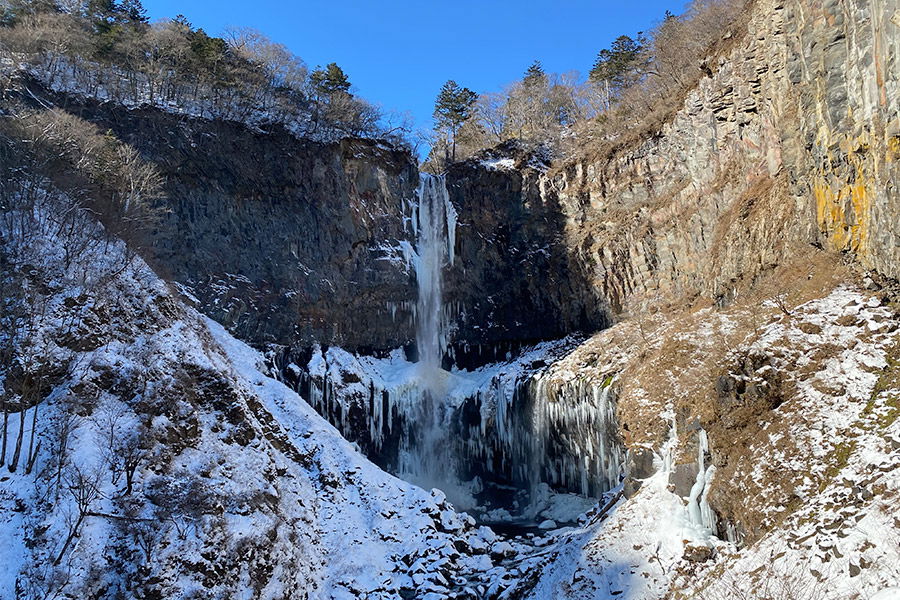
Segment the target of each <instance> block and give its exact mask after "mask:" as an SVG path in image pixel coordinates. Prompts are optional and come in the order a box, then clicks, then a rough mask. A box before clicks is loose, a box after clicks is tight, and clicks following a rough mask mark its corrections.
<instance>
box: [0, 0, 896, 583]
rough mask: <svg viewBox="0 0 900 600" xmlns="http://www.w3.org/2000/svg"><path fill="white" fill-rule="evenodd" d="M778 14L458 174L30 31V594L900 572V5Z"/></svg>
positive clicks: (19, 263)
mask: <svg viewBox="0 0 900 600" xmlns="http://www.w3.org/2000/svg"><path fill="white" fill-rule="evenodd" d="M0 4H2V3H0ZM741 6H742V8H741V10H740V11H738V13H737V16H736V17H735V18H734V20H733V21H731V22H730V23H729V26H728V27H727V29H726V30H725V31H720V32H717V33H716V35H715V38H716V40H715V44H713V45H712V46H711V47H710V48H709V49H708V52H707V53H706V54H705V55H704V57H703V59H702V61H701V62H700V64H699V65H695V66H694V67H692V69H694V70H696V71H697V72H696V73H695V74H692V75H691V76H692V77H693V76H696V79H697V82H696V85H694V84H691V86H690V88H689V89H688V90H687V91H686V92H685V93H684V94H683V97H682V96H680V95H677V94H674V95H675V96H677V103H676V104H677V106H676V107H675V108H674V109H672V110H667V111H662V112H661V113H659V114H657V113H652V114H650V113H648V115H647V116H646V119H645V120H640V121H638V120H635V122H634V123H631V122H630V121H629V122H628V123H627V125H626V126H623V127H622V128H621V129H619V130H614V129H608V130H607V129H602V126H604V123H606V122H607V121H604V119H607V120H608V121H609V122H611V120H612V119H613V118H614V117H613V116H609V117H607V116H601V117H598V118H597V123H599V125H597V127H600V128H599V129H578V128H577V127H574V126H573V127H571V129H570V133H568V134H567V135H568V136H569V137H570V138H572V139H571V140H569V141H570V142H571V144H572V145H571V146H565V147H564V148H565V151H563V150H560V149H559V148H554V147H552V146H553V145H552V144H549V143H545V144H541V143H529V142H528V141H524V140H517V139H506V140H503V141H501V142H500V143H498V144H496V145H493V146H492V147H489V148H485V149H482V150H479V151H477V152H474V153H472V154H471V155H467V156H466V157H465V158H464V159H461V160H458V161H452V160H448V161H447V163H446V164H445V165H443V167H442V168H441V169H439V170H440V171H441V172H440V173H439V174H435V173H430V172H425V171H420V168H424V169H426V170H427V171H434V170H435V169H432V168H431V166H432V165H433V164H435V163H430V164H425V165H424V166H423V165H420V164H418V160H417V159H416V157H415V156H414V155H413V153H412V152H411V151H410V149H409V148H408V147H405V146H404V145H403V144H402V143H400V142H398V141H397V140H395V139H391V138H388V137H386V136H381V137H379V136H377V135H367V134H365V133H360V132H357V133H351V132H349V131H348V130H346V129H341V128H340V127H339V125H340V123H338V124H335V123H336V121H335V122H331V121H328V120H326V119H325V118H324V117H322V116H321V115H320V114H319V112H317V111H320V110H324V109H323V108H322V106H319V105H317V104H315V102H312V101H308V100H307V99H304V100H303V101H302V102H300V101H298V100H296V98H295V97H294V96H291V94H290V93H288V92H286V91H285V89H287V87H286V86H282V87H277V86H276V87H275V88H273V89H269V88H265V87H262V86H260V87H259V89H256V88H253V89H252V90H251V91H252V95H251V96H250V99H249V100H247V99H246V98H245V97H244V96H242V95H241V94H243V93H247V94H250V92H247V90H246V89H244V88H232V87H226V86H220V87H216V85H218V84H214V83H207V82H206V80H202V79H197V80H196V81H193V80H186V82H185V81H180V80H174V82H173V81H171V80H170V79H171V73H168V72H166V71H165V69H157V70H150V69H144V70H140V69H138V70H135V68H133V66H131V63H127V62H125V61H124V59H122V60H119V59H118V58H116V59H115V60H119V62H118V63H117V62H114V61H113V59H109V61H108V62H100V59H96V58H93V59H86V58H83V57H81V58H80V57H77V56H75V55H74V54H73V51H71V50H70V49H69V48H70V47H76V46H77V43H76V42H77V39H78V38H77V37H76V36H75V35H74V34H72V36H71V39H70V37H65V36H61V34H60V35H56V36H55V37H54V36H50V37H51V38H53V39H60V40H65V41H66V44H69V46H66V44H63V43H58V44H54V43H52V42H53V39H51V40H50V41H45V42H42V43H43V44H44V45H42V46H40V47H39V48H38V49H36V50H35V49H33V48H32V46H30V45H29V44H31V43H32V42H33V41H34V40H37V39H38V38H39V34H41V35H44V34H42V33H41V31H42V30H41V29H40V28H39V26H42V27H49V26H48V25H47V23H51V22H52V23H55V22H56V21H53V20H54V19H57V20H60V22H62V23H64V24H65V27H68V28H69V29H65V28H63V29H61V30H60V31H63V32H69V31H70V29H71V27H72V26H71V24H67V23H69V21H64V20H63V19H65V18H68V17H67V16H65V15H66V13H63V12H60V13H59V14H57V13H56V12H54V13H52V16H50V17H47V16H44V17H41V16H40V15H38V16H35V17H29V18H31V19H32V20H31V21H29V20H28V19H23V20H21V21H20V22H18V23H13V24H12V25H9V24H6V22H5V21H4V24H2V26H0V28H2V33H3V35H2V37H0V52H2V62H0V75H2V82H3V95H2V98H0V111H2V117H3V118H2V122H0V142H2V143H0V169H2V172H0V175H2V177H0V202H2V205H0V266H2V278H0V302H2V304H0V307H2V312H0V401H2V410H3V415H4V416H3V430H2V438H0V439H2V451H0V452H2V457H0V467H2V468H3V471H2V473H0V546H2V547H3V548H4V549H5V550H4V552H5V554H4V561H0V562H2V563H3V564H2V565H0V600H6V599H7V598H9V599H10V600H12V599H13V598H15V599H18V598H23V599H24V598H28V599H32V598H34V599H38V598H92V599H98V600H99V599H104V600H105V599H110V600H112V599H119V598H141V599H146V600H154V599H161V598H174V599H185V600H187V599H188V598H253V599H257V598H259V599H266V600H269V599H271V600H287V599H291V600H293V599H300V598H309V599H313V598H315V599H319V598H322V599H326V598H327V599H331V598H336V599H345V598H346V599H350V598H372V599H376V598H377V599H384V600H387V599H397V598H404V599H410V598H422V599H425V598H427V599H429V600H435V599H439V598H464V599H476V598H477V599H525V598H529V599H545V598H546V599H549V598H560V599H573V600H574V599H583V598H595V599H598V600H608V599H611V598H632V599H640V600H644V599H647V600H650V599H663V598H672V599H688V598H694V599H708V600H720V599H723V600H724V599H726V598H737V599H751V598H752V599H756V600H762V599H766V600H777V599H786V598H793V599H799V600H821V599H828V600H845V599H847V600H849V599H860V600H892V599H896V598H900V567H898V565H900V520H898V517H897V515H898V507H900V418H898V417H900V404H898V403H900V304H898V302H900V299H898V298H900V285H898V283H897V280H898V277H900V194H898V182H900V4H898V2H897V0H825V1H819V0H755V1H753V2H750V3H747V4H746V5H743V4H742V5H741ZM60 15H63V16H60ZM41 19H45V21H42V20H41ZM23 23H24V24H23ZM176 25H178V23H176ZM178 26H183V24H181V25H178ZM16 27H23V28H26V29H25V30H24V33H19V38H17V37H15V34H16V31H17V29H16ZM27 27H32V29H27ZM147 27H149V28H150V29H148V31H151V32H153V31H157V30H155V29H153V27H154V26H149V25H148V26H147ZM188 29H189V31H190V35H191V36H194V37H191V38H186V39H190V40H193V41H192V42H191V43H192V44H193V47H196V46H197V44H198V43H199V42H197V40H200V41H202V40H203V38H202V37H201V36H199V34H198V32H197V31H196V30H192V29H190V27H188ZM50 31H51V33H52V32H53V31H56V30H52V29H51V30H50ZM79 31H80V30H79ZM162 31H167V30H162ZM199 31H202V30H199ZM67 35H68V34H67ZM79 35H80V34H79ZM186 35H187V34H186ZM204 35H206V34H204ZM22 38H27V40H26V42H27V43H26V42H23V41H22ZM73 40H74V41H73ZM35 43H36V42H35ZM186 47H188V48H190V47H191V46H190V45H188V46H186ZM128 56H129V57H131V58H129V59H128V60H137V59H134V58H133V56H132V55H128ZM151 59H154V56H153V54H152V53H151V54H150V58H149V59H148V60H151ZM104 60H107V59H104ZM153 64H154V65H155V63H153ZM216 68H219V67H216ZM160 73H162V75H160ZM167 73H168V74H167ZM692 73H693V71H692ZM156 77H162V78H163V79H162V81H163V82H165V83H166V85H165V86H161V85H160V82H159V81H158V80H157V79H155V78H156ZM685 78H686V79H689V78H688V77H687V75H685ZM204 86H206V87H204ZM235 89H239V91H240V93H238V92H236V91H235ZM273 90H274V91H273ZM607 93H608V91H607ZM279 94H287V95H286V96H283V95H279ZM285 98H288V99H290V102H289V101H288V100H285ZM292 102H293V103H292ZM607 102H608V98H607ZM323 106H325V105H323ZM329 108H330V107H329ZM598 132H600V133H598ZM123 157H124V158H123ZM123 165H124V166H123ZM126 167H130V169H128V168H126ZM150 180H153V182H155V183H156V184H158V189H156V188H154V190H155V191H154V193H152V194H151V193H149V192H148V193H147V194H145V195H144V196H140V197H139V196H138V195H135V194H134V193H132V194H131V195H128V192H123V191H122V189H124V188H128V189H129V190H131V191H132V192H133V190H134V189H141V185H142V183H141V182H142V181H143V182H145V183H146V182H147V181H150ZM123 182H125V183H127V185H124V184H123ZM120 186H121V187H120ZM148 187H152V186H148ZM122 197H124V198H126V199H127V201H123V202H119V201H118V200H119V199H120V198H122ZM129 202H132V203H134V204H141V205H143V204H146V205H148V206H151V207H152V208H154V210H153V212H152V218H146V219H144V218H143V217H142V215H141V214H139V213H137V212H129V209H130V208H132V207H131V206H130V205H129Z"/></svg>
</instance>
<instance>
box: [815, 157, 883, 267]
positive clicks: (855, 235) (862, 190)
mask: <svg viewBox="0 0 900 600" xmlns="http://www.w3.org/2000/svg"><path fill="white" fill-rule="evenodd" d="M842 146H844V147H847V146H850V147H849V148H848V149H847V150H846V154H845V157H846V160H847V162H849V163H850V164H851V165H853V167H855V169H853V168H851V169H846V170H845V172H850V173H854V175H855V176H851V177H846V176H845V177H840V175H839V174H838V173H837V172H836V170H834V169H831V170H829V171H826V170H824V169H822V170H820V172H819V175H818V176H817V177H816V180H815V183H814V184H813V194H814V196H815V200H816V222H817V223H818V226H819V231H821V232H822V233H823V234H824V236H825V239H826V243H827V245H828V246H829V248H830V249H832V250H836V251H839V252H841V251H851V252H854V253H855V254H857V256H858V258H859V259H860V260H861V261H862V262H864V263H865V262H866V256H867V253H868V242H869V231H870V224H871V223H870V221H871V209H872V192H871V190H870V188H871V184H872V182H871V177H869V176H868V175H867V171H868V169H867V168H866V162H867V159H868V157H867V154H868V152H867V151H868V144H866V143H865V142H862V141H859V140H853V143H851V144H846V145H843V144H842ZM829 158H831V157H830V155H829ZM829 163H831V164H834V161H833V160H829Z"/></svg>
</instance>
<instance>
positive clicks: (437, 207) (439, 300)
mask: <svg viewBox="0 0 900 600" xmlns="http://www.w3.org/2000/svg"><path fill="white" fill-rule="evenodd" d="M417 195H418V204H417V207H416V214H415V215H414V222H415V223H416V229H415V232H416V252H415V256H414V257H413V259H414V267H415V273H416V285H417V287H418V300H417V302H416V348H417V350H418V354H419V361H418V364H417V374H418V378H419V380H420V382H421V391H422V397H421V402H420V403H419V405H418V406H417V407H415V410H416V412H417V413H418V414H417V418H416V423H417V425H418V427H417V431H414V432H412V431H411V432H410V435H411V436H413V437H414V439H411V440H407V444H406V447H405V448H404V449H402V451H401V457H400V465H399V466H400V469H399V470H400V473H401V474H402V475H403V476H404V477H406V478H408V479H410V480H412V481H414V482H415V483H418V484H419V485H421V486H423V487H430V486H440V487H442V488H445V489H446V488H447V487H449V486H451V485H452V482H454V481H455V480H456V474H455V472H454V471H455V469H454V463H453V460H452V458H453V457H452V456H451V453H450V451H449V447H450V445H449V444H448V443H447V439H446V438H447V431H448V428H447V427H446V415H445V414H444V411H443V408H444V402H443V400H444V397H445V395H446V391H447V378H448V376H449V374H448V373H447V372H446V371H444V370H443V368H442V362H443V359H444V353H445V351H446V349H447V341H448V339H447V329H448V327H447V325H448V324H447V322H446V321H447V319H446V315H445V311H444V302H443V285H442V284H443V273H444V268H445V266H449V265H452V264H453V259H454V247H455V245H456V216H457V215H456V209H454V208H453V204H451V202H450V195H449V193H448V192H447V186H446V181H445V180H444V177H443V176H440V175H439V176H432V175H427V174H424V173H423V174H422V175H421V182H420V183H419V189H418V191H417Z"/></svg>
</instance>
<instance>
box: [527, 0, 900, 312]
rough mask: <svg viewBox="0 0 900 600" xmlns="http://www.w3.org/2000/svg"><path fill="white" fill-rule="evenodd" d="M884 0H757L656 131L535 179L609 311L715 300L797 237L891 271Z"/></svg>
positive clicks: (897, 257) (898, 137)
mask: <svg viewBox="0 0 900 600" xmlns="http://www.w3.org/2000/svg"><path fill="white" fill-rule="evenodd" d="M898 11H900V8H898V3H897V2H896V1H895V0H876V1H874V2H868V1H854V0H830V1H826V2H812V1H809V0H788V1H783V0H759V1H758V2H756V3H754V4H753V5H752V7H751V9H750V12H749V14H748V15H746V16H745V17H743V22H744V24H739V25H737V26H736V27H735V30H734V31H729V32H727V33H726V34H725V40H724V42H725V43H728V44H730V49H726V50H722V51H720V53H719V55H718V56H717V57H716V58H714V59H710V60H709V63H708V64H703V65H700V66H699V68H703V69H705V70H707V71H708V72H709V76H708V77H704V78H703V79H702V80H701V81H700V83H699V85H698V87H697V88H696V89H695V90H693V91H692V92H691V93H690V94H688V96H687V98H686V100H685V102H684V107H683V108H682V109H681V110H679V111H678V112H677V113H676V114H675V115H674V117H673V118H672V119H671V120H669V121H668V122H667V123H665V124H664V125H662V127H661V128H660V129H659V131H658V132H656V133H654V134H653V135H652V136H648V137H646V138H645V139H639V140H635V141H631V142H630V143H627V144H626V145H625V146H624V147H622V148H619V149H617V150H612V151H610V152H608V153H604V154H602V155H600V156H598V157H595V158H592V159H581V160H576V161H573V162H571V163H569V164H568V165H566V166H565V167H564V168H562V169H560V170H558V171H557V172H555V173H551V174H550V175H549V176H547V177H544V178H542V179H541V180H540V182H539V185H540V187H541V192H542V197H543V198H544V200H545V202H549V203H559V205H560V206H561V207H562V210H563V212H564V213H565V215H566V234H567V238H568V247H569V248H570V250H571V252H572V253H573V254H574V255H575V256H576V257H577V262H578V263H580V264H581V265H583V270H584V272H585V273H586V274H587V275H586V276H587V279H588V280H589V283H590V286H591V288H593V290H594V291H595V292H596V293H597V294H599V295H600V297H601V298H603V299H605V300H606V301H607V302H608V303H609V305H610V306H611V307H612V309H613V310H614V312H617V313H622V312H625V313H629V312H633V311H637V310H640V308H641V307H642V306H645V305H647V304H648V303H653V302H654V301H656V300H660V299H677V298H682V299H683V298H688V299H690V298H695V297H697V296H703V297H707V298H712V299H714V300H717V301H719V302H722V301H728V300H729V299H730V298H731V297H733V295H734V294H735V293H738V291H739V290H740V288H741V285H742V284H751V283H752V282H753V281H754V280H755V279H756V278H757V277H759V276H760V275H761V274H763V273H765V272H767V271H769V270H771V269H772V268H773V267H774V266H775V265H777V264H779V263H781V262H784V261H785V260H787V259H790V257H791V256H792V255H793V254H795V252H796V251H797V250H798V248H802V247H806V246H808V245H809V244H814V245H817V246H820V247H823V248H825V249H829V250H834V251H839V252H846V253H848V254H850V255H851V256H853V257H854V258H855V259H856V260H857V261H858V262H859V263H860V264H861V265H862V266H863V267H864V268H867V269H874V270H876V271H877V272H879V273H880V274H882V275H885V276H887V277H891V278H896V277H897V276H898V275H900V195H898V190H897V182H898V181H900V87H898V80H900V64H898V60H900V58H898V55H900V12H898ZM743 27H746V33H742V32H740V31H739V29H741V28H743Z"/></svg>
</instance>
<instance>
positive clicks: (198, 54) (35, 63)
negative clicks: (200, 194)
mask: <svg viewBox="0 0 900 600" xmlns="http://www.w3.org/2000/svg"><path fill="white" fill-rule="evenodd" d="M63 4H64V5H65V6H63ZM131 4H135V2H131ZM136 4H137V5H138V6H139V5H140V3H139V2H137V3H136ZM105 5H110V6H105ZM98 6H99V7H101V8H98ZM0 51H2V53H3V54H4V55H6V56H7V57H10V58H12V59H13V61H14V62H15V63H24V64H26V65H28V66H30V67H31V68H32V69H33V70H34V72H38V73H40V77H41V80H42V81H46V82H47V83H48V84H49V85H50V86H51V87H54V86H57V85H58V86H60V87H62V88H65V89H74V90H78V91H80V92H82V93H85V94H87V95H94V96H98V97H103V98H111V99H115V100H117V101H120V102H127V103H132V104H143V103H149V104H154V105H177V106H180V107H182V108H191V107H192V110H193V112H197V113H199V114H201V115H204V116H211V117H212V116H215V117H219V118H228V119H232V120H244V119H246V118H247V117H248V116H249V115H251V114H257V115H260V114H262V115H265V117H266V119H268V120H269V121H271V122H273V123H291V124H293V125H294V126H295V128H297V129H298V133H300V134H303V135H325V134H327V133H328V132H334V135H337V136H338V137H340V136H344V135H351V136H365V137H379V136H384V137H386V138H389V139H390V140H391V141H392V142H396V143H398V144H404V143H405V141H404V139H403V136H404V135H405V134H406V133H408V127H407V126H406V125H405V124H401V125H399V126H395V125H394V124H385V123H384V122H383V119H382V117H385V115H383V114H382V113H381V112H380V111H379V110H378V109H376V108H375V107H374V106H372V105H371V104H369V103H367V102H365V101H364V100H362V99H361V98H358V97H356V96H354V95H353V94H351V93H350V92H349V87H350V85H349V81H346V80H345V79H344V80H343V81H342V82H341V85H335V84H334V83H335V82H334V81H327V80H325V81H323V79H322V78H320V77H317V75H321V74H322V73H326V70H324V69H318V70H315V71H313V72H310V71H309V70H308V69H307V66H306V64H305V63H304V62H303V61H302V60H301V59H300V58H299V57H297V56H296V55H294V54H293V53H291V52H290V51H289V50H288V49H287V48H286V47H285V46H284V45H282V44H278V43H276V42H273V41H271V40H269V39H268V38H267V37H265V36H264V35H263V34H262V33H260V32H258V31H256V30H252V29H247V28H241V29H232V30H229V31H228V32H227V34H226V37H225V38H219V37H214V36H210V35H208V34H207V33H206V32H205V31H203V30H202V29H197V28H194V27H193V26H192V25H191V24H190V23H189V22H188V21H187V20H186V19H185V18H184V17H183V16H180V15H179V16H178V17H176V18H175V19H167V20H162V21H159V22H156V23H152V24H149V23H147V22H146V19H144V18H143V17H141V16H140V15H132V14H131V13H128V12H123V9H122V8H121V7H119V6H118V5H117V4H114V3H104V2H94V1H85V2H78V1H74V2H65V3H59V4H57V3H53V2H44V1H42V0H17V1H14V2H11V3H9V5H7V7H6V8H5V9H4V8H3V7H0ZM340 75H341V76H342V77H345V76H344V75H343V73H342V72H340ZM344 83H346V85H343V84H344ZM388 119H396V117H385V120H388ZM334 135H332V137H334Z"/></svg>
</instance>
